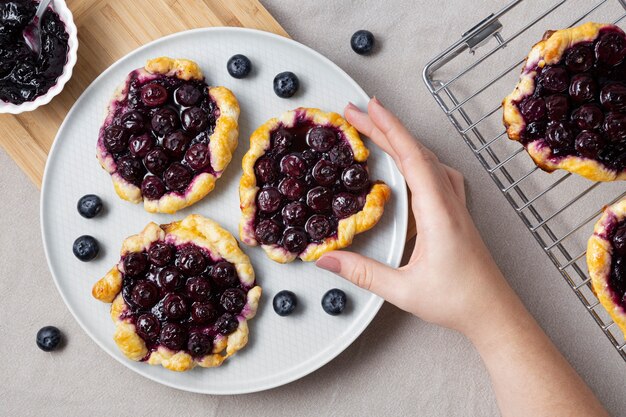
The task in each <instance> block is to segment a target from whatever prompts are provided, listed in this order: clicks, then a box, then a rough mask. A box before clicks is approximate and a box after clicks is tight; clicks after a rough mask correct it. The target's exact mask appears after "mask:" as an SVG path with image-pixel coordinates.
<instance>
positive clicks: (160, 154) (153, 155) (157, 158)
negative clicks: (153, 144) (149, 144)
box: [143, 148, 170, 175]
mask: <svg viewBox="0 0 626 417" xmlns="http://www.w3.org/2000/svg"><path fill="white" fill-rule="evenodd" d="M143 164H144V165H145V166H146V168H147V169H148V171H150V172H152V173H153V174H155V175H161V174H162V173H163V172H165V169H166V168H167V167H168V166H169V164H170V159H169V157H168V156H167V154H166V153H165V151H164V150H163V148H154V149H152V150H151V151H150V152H148V153H147V154H146V156H144V158H143Z"/></svg>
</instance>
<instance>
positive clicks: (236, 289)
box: [92, 214, 261, 371]
mask: <svg viewBox="0 0 626 417" xmlns="http://www.w3.org/2000/svg"><path fill="white" fill-rule="evenodd" d="M92 294H93V296H94V297H95V298H97V299H98V300H100V301H103V302H105V303H112V305H111V318H112V319H113V322H114V323H115V327H116V328H115V333H114V336H113V339H114V340H115V343H116V344H117V346H118V347H119V349H120V350H121V351H122V353H123V354H124V355H125V356H126V357H128V358H129V359H132V360H135V361H143V362H147V363H149V364H150V365H162V366H163V367H165V368H167V369H169V370H172V371H186V370H188V369H191V368H193V367H195V366H196V365H199V366H202V367H214V366H219V365H221V364H222V362H223V361H224V360H225V359H226V358H228V357H229V356H231V355H233V354H234V353H236V352H237V351H238V350H240V349H242V348H243V347H244V346H245V345H246V344H247V343H248V320H249V319H251V318H253V317H254V315H255V314H256V311H257V305H258V302H259V298H260V296H261V287H259V286H258V285H256V283H255V278H254V270H253V269H252V265H251V264H250V260H249V259H248V257H247V256H246V255H245V254H244V253H243V252H242V251H241V249H240V248H239V245H238V244H237V241H236V240H235V238H234V237H233V236H232V235H231V234H230V233H229V232H227V231H226V230H224V229H222V228H221V227H220V226H219V225H218V224H217V223H215V222H214V221H212V220H209V219H207V218H204V217H202V216H199V215H195V214H194V215H190V216H188V217H186V218H185V219H183V220H182V221H177V222H174V223H170V224H166V225H161V226H158V225H157V224H155V223H150V224H148V225H147V226H146V228H145V229H144V230H143V231H142V232H141V233H139V234H138V235H134V236H130V237H129V238H127V239H126V240H124V243H123V244H122V251H121V258H120V261H119V263H118V264H117V265H115V266H114V267H113V268H112V269H111V270H110V271H109V272H108V273H107V274H106V275H105V276H104V277H103V278H101V279H100V280H99V281H98V282H96V284H95V285H94V287H93V290H92Z"/></svg>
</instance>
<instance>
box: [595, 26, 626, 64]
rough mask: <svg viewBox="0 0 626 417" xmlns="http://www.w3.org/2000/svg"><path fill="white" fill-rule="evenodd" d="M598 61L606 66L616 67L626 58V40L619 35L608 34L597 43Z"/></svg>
mask: <svg viewBox="0 0 626 417" xmlns="http://www.w3.org/2000/svg"><path fill="white" fill-rule="evenodd" d="M595 52H596V59H597V60H598V61H599V62H601V63H604V64H607V65H611V66H615V65H617V64H619V63H620V62H622V61H623V60H624V57H626V40H625V39H624V36H623V35H621V34H618V33H606V34H604V35H602V37H601V38H600V39H599V40H598V42H596V49H595Z"/></svg>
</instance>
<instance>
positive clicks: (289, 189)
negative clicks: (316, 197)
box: [272, 177, 306, 211]
mask: <svg viewBox="0 0 626 417" xmlns="http://www.w3.org/2000/svg"><path fill="white" fill-rule="evenodd" d="M278 191H280V193H281V194H282V195H284V196H285V198H286V199H287V200H291V201H294V200H299V199H300V198H301V197H303V196H304V194H305V193H306V185H305V183H304V182H302V181H301V180H297V179H295V178H289V177H288V178H283V180H282V181H281V182H280V184H278ZM279 205H280V202H279ZM276 210H278V207H276V209H275V210H272V211H276Z"/></svg>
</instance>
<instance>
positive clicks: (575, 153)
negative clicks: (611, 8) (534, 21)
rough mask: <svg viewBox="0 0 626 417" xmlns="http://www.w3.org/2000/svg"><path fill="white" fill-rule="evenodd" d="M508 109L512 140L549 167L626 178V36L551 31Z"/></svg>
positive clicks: (609, 29) (600, 30) (592, 29)
mask: <svg viewBox="0 0 626 417" xmlns="http://www.w3.org/2000/svg"><path fill="white" fill-rule="evenodd" d="M503 106H504V124H505V126H506V128H507V133H508V136H509V138H511V139H512V140H516V141H519V142H520V143H521V144H522V145H523V146H524V147H525V148H526V150H527V151H528V153H529V154H530V156H531V157H532V159H533V160H534V161H535V163H536V164H537V166H539V167H540V168H542V169H543V170H545V171H548V172H552V171H554V170H556V169H564V170H567V171H570V172H573V173H576V174H579V175H581V176H583V177H586V178H588V179H591V180H594V181H614V180H623V179H626V35H625V34H624V32H623V31H622V30H621V29H620V28H619V27H617V26H615V25H611V24H598V23H586V24H584V25H581V26H578V27H574V28H570V29H562V30H557V31H548V32H546V34H545V35H544V38H543V40H542V41H541V42H539V43H538V44H536V45H535V46H534V47H533V48H532V50H531V51H530V54H528V58H527V59H526V64H525V65H524V68H523V70H522V75H521V78H520V81H519V83H518V84H517V87H516V88H515V90H514V91H513V92H512V93H511V94H510V95H509V96H507V97H506V98H505V99H504V103H503Z"/></svg>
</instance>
